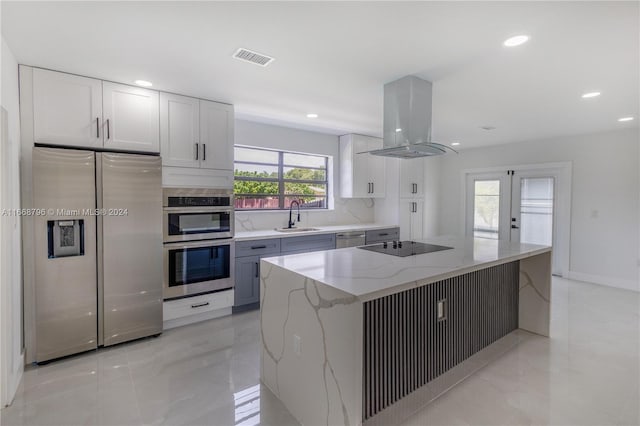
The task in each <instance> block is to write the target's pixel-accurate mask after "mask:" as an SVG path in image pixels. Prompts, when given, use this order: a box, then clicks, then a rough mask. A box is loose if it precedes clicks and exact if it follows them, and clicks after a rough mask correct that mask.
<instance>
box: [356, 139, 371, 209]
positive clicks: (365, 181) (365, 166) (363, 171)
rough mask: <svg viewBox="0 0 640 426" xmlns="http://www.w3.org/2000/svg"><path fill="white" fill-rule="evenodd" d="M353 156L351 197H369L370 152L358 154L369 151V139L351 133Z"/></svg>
mask: <svg viewBox="0 0 640 426" xmlns="http://www.w3.org/2000/svg"><path fill="white" fill-rule="evenodd" d="M352 147H353V156H352V159H351V167H352V174H353V179H352V181H353V190H352V191H353V192H352V193H353V195H352V196H353V197H371V194H372V188H371V179H370V178H371V176H370V175H369V156H370V154H359V153H360V152H367V151H369V140H368V138H367V137H366V136H360V135H353V139H352Z"/></svg>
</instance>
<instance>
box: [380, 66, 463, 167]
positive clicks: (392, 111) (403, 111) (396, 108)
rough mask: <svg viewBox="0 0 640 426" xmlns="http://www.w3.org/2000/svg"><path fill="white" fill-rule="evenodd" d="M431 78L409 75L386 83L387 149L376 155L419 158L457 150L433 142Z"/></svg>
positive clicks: (385, 123)
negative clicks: (425, 78)
mask: <svg viewBox="0 0 640 426" xmlns="http://www.w3.org/2000/svg"><path fill="white" fill-rule="evenodd" d="M431 93H432V84H431V82H430V81H426V80H423V79H421V78H418V77H415V76H412V75H409V76H406V77H403V78H401V79H399V80H396V81H392V82H391V83H387V84H385V85H384V142H383V148H382V149H377V150H375V151H368V153H369V154H372V155H380V156H383V157H396V158H416V157H427V156H432V155H441V154H444V153H445V152H447V150H450V151H453V152H456V153H457V151H455V150H454V149H452V148H450V147H448V146H446V145H443V144H439V143H435V142H432V141H431V97H432V96H431Z"/></svg>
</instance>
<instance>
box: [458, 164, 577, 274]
mask: <svg viewBox="0 0 640 426" xmlns="http://www.w3.org/2000/svg"><path fill="white" fill-rule="evenodd" d="M560 176H562V170H560V169H550V168H541V169H526V170H517V171H513V170H509V171H506V170H505V171H500V172H492V173H470V174H467V176H466V194H467V195H466V212H465V215H466V234H467V235H471V236H474V237H476V238H489V239H500V240H508V241H514V242H522V243H529V244H541V245H550V246H553V254H552V256H553V260H552V263H553V273H554V274H555V275H562V271H563V270H564V269H567V266H568V265H566V263H567V261H566V260H565V259H566V258H565V256H566V253H565V251H566V250H565V248H564V246H565V245H566V242H564V240H565V239H567V238H566V236H564V237H563V242H562V243H561V244H559V238H558V235H559V233H558V232H557V229H558V228H557V222H558V220H557V219H558V215H557V211H558V201H562V200H560V199H559V196H558V193H559V185H558V183H559V181H558V179H559V178H560ZM565 180H567V179H566V177H565ZM566 191H567V190H566V188H565V192H566ZM565 196H566V198H568V196H567V195H566V194H565ZM567 227H568V226H567Z"/></svg>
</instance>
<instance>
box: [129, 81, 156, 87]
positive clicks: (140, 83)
mask: <svg viewBox="0 0 640 426" xmlns="http://www.w3.org/2000/svg"><path fill="white" fill-rule="evenodd" d="M134 83H135V84H137V85H138V86H142V87H151V86H153V83H151V82H150V81H146V80H136V81H134Z"/></svg>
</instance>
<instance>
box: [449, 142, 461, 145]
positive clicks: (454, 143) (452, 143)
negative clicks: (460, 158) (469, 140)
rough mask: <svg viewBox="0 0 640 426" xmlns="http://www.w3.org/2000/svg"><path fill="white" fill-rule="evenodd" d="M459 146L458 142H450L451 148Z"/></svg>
mask: <svg viewBox="0 0 640 426" xmlns="http://www.w3.org/2000/svg"><path fill="white" fill-rule="evenodd" d="M458 145H460V142H451V146H458Z"/></svg>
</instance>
